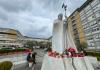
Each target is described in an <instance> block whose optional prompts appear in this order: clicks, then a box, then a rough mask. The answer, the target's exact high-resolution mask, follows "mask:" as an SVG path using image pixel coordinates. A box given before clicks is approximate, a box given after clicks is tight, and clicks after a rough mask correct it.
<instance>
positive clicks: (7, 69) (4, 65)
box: [0, 61, 13, 70]
mask: <svg viewBox="0 0 100 70" xmlns="http://www.w3.org/2000/svg"><path fill="white" fill-rule="evenodd" d="M12 66H13V63H12V62H10V61H4V62H1V63H0V70H11V68H12Z"/></svg>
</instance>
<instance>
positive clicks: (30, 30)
mask: <svg viewBox="0 0 100 70" xmlns="http://www.w3.org/2000/svg"><path fill="white" fill-rule="evenodd" d="M84 1H85V0H65V1H63V0H0V27H4V28H13V29H17V30H19V31H20V32H21V33H22V34H23V35H27V36H31V37H39V38H48V37H50V36H51V35H52V25H53V23H52V22H53V20H54V19H56V18H57V15H58V13H61V12H64V10H63V9H62V8H61V6H62V4H63V2H65V3H66V4H67V5H68V9H67V15H70V14H71V12H72V11H74V10H75V9H76V8H77V7H79V6H80V5H81V4H82V3H84Z"/></svg>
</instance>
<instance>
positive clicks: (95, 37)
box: [94, 33, 100, 41]
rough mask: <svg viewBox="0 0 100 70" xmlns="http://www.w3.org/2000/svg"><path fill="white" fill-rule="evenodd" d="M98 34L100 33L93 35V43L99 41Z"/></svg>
mask: <svg viewBox="0 0 100 70" xmlns="http://www.w3.org/2000/svg"><path fill="white" fill-rule="evenodd" d="M99 34H100V33H98V34H95V35H94V40H95V41H98V40H100V37H99Z"/></svg>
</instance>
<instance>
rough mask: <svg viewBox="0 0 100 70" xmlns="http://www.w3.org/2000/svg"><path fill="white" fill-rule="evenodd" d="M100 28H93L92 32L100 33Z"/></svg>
mask: <svg viewBox="0 0 100 70" xmlns="http://www.w3.org/2000/svg"><path fill="white" fill-rule="evenodd" d="M99 30H100V28H99V27H98V26H96V27H93V28H92V32H95V31H99Z"/></svg>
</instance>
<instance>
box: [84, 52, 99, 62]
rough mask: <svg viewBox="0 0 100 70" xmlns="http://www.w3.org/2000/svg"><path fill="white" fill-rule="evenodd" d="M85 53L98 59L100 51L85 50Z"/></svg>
mask: <svg viewBox="0 0 100 70" xmlns="http://www.w3.org/2000/svg"><path fill="white" fill-rule="evenodd" d="M85 55H87V56H95V57H97V60H98V61H100V52H85Z"/></svg>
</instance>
